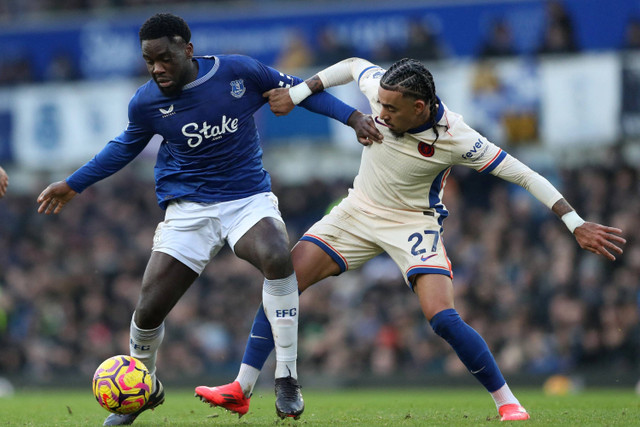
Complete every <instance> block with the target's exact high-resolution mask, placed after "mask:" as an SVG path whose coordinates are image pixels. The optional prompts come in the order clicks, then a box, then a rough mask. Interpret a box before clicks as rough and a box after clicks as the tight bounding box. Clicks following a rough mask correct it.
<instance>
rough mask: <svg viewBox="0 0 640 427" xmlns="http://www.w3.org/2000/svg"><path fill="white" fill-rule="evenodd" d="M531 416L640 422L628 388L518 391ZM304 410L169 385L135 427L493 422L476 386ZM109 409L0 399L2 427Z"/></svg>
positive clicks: (22, 394)
mask: <svg viewBox="0 0 640 427" xmlns="http://www.w3.org/2000/svg"><path fill="white" fill-rule="evenodd" d="M516 391H517V394H518V398H519V399H520V401H521V402H522V403H523V405H524V406H525V407H526V408H527V409H528V411H529V413H530V414H531V420H529V421H527V422H525V423H524V425H531V426H534V425H544V426H578V425H579V426H638V425H640V396H638V395H636V394H635V393H634V392H633V390H629V389H598V390H586V391H583V392H580V393H576V394H570V395H565V396H547V395H544V394H543V393H542V391H539V390H526V389H524V390H523V389H518V390H516ZM303 392H304V397H305V402H306V409H305V412H304V414H303V415H302V417H301V418H300V420H298V421H294V420H293V419H287V420H284V421H282V420H280V419H279V418H278V417H277V416H276V414H275V409H274V395H273V392H272V391H270V390H259V391H257V392H256V393H255V394H254V396H253V398H252V399H251V410H250V411H249V413H248V414H247V415H245V416H244V417H242V418H240V419H239V418H238V416H237V415H233V414H231V413H228V412H226V411H224V410H222V409H220V408H209V406H208V405H207V404H204V403H202V402H200V400H199V399H196V398H194V397H193V391H192V390H185V389H172V388H171V387H169V388H166V401H165V403H164V404H163V405H162V406H160V407H158V408H157V409H156V410H155V411H147V412H145V413H143V414H142V415H140V417H139V418H138V419H137V420H136V422H135V424H134V425H136V426H141V427H143V426H147V427H150V426H271V427H273V426H296V425H299V426H300V427H303V426H352V425H362V426H447V427H450V426H483V425H484V426H488V425H494V426H498V425H501V424H500V419H499V418H498V416H497V412H496V409H495V406H494V404H493V401H492V399H491V398H490V397H489V396H488V395H487V393H486V392H484V391H483V390H482V389H481V388H480V387H474V388H469V389H466V388H459V389H441V388H437V389H413V388H410V389H405V390H397V389H393V390H384V389H365V390H336V391H319V390H311V389H306V390H303ZM107 415H108V413H107V412H106V411H105V410H104V409H102V408H100V406H99V405H98V403H97V402H96V401H95V399H94V397H93V396H92V394H91V391H90V390H89V389H87V390H81V391H78V390H71V391H70V390H37V391H36V390H32V391H27V390H22V391H18V392H17V393H16V394H15V395H13V396H10V397H0V426H100V425H102V422H103V420H104V418H105V417H106V416H107Z"/></svg>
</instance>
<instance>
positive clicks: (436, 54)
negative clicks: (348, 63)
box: [343, 20, 446, 61]
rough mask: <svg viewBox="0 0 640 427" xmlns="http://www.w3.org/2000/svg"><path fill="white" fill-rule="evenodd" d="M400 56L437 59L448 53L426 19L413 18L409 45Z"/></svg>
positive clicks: (410, 26)
mask: <svg viewBox="0 0 640 427" xmlns="http://www.w3.org/2000/svg"><path fill="white" fill-rule="evenodd" d="M398 56H399V57H400V58H416V59H421V60H423V61H435V60H438V59H442V58H444V57H445V56H446V53H445V49H444V48H443V46H442V43H441V41H440V40H439V38H438V36H437V34H436V33H435V31H434V30H433V29H432V28H431V27H430V26H429V24H428V23H427V22H426V21H425V20H413V21H411V22H410V23H409V34H408V39H407V45H406V47H405V48H404V50H402V51H401V52H400V53H399V54H398ZM344 58H347V57H343V59H344Z"/></svg>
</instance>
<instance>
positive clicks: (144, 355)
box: [129, 313, 164, 393]
mask: <svg viewBox="0 0 640 427" xmlns="http://www.w3.org/2000/svg"><path fill="white" fill-rule="evenodd" d="M134 316H135V313H134ZM163 338H164V322H163V323H162V324H161V325H160V326H158V327H157V328H155V329H140V328H138V326H137V325H136V322H135V321H134V320H133V317H132V318H131V329H130V339H129V354H131V356H133V357H135V358H136V359H138V360H140V361H141V362H142V363H144V366H146V367H147V369H148V370H149V373H150V374H151V384H152V386H151V387H152V388H151V392H152V393H153V391H154V389H155V387H156V357H157V356H158V348H160V344H161V343H162V339H163Z"/></svg>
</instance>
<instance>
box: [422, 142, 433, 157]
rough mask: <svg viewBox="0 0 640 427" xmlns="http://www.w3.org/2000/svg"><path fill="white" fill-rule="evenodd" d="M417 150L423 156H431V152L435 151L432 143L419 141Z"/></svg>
mask: <svg viewBox="0 0 640 427" xmlns="http://www.w3.org/2000/svg"><path fill="white" fill-rule="evenodd" d="M418 152H419V153H420V154H422V155H423V156H424V157H431V156H433V153H435V152H436V149H435V148H434V147H433V145H429V144H427V143H426V142H421V143H420V144H418Z"/></svg>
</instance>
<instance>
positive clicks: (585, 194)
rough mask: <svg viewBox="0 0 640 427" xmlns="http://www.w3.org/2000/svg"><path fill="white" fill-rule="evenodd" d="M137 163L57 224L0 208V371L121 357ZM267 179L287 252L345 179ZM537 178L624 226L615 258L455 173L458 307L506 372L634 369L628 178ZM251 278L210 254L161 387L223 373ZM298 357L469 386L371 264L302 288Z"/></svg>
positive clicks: (636, 235)
mask: <svg viewBox="0 0 640 427" xmlns="http://www.w3.org/2000/svg"><path fill="white" fill-rule="evenodd" d="M600 160H603V159H600ZM605 160H606V159H605ZM139 168H140V166H139V164H138V163H135V162H134V164H133V165H132V166H131V167H130V168H127V169H124V170H123V171H121V172H119V173H118V174H116V175H115V176H113V177H111V178H109V179H107V180H105V181H103V182H101V183H99V184H97V185H95V186H93V187H91V188H90V189H88V190H86V191H85V192H84V193H83V194H81V195H80V196H79V197H76V198H75V199H74V200H73V201H72V202H71V203H70V204H69V205H68V206H67V207H66V208H65V210H64V211H63V212H62V213H61V214H60V215H57V216H44V215H39V214H37V213H36V208H37V206H36V203H35V198H36V194H33V195H18V194H9V195H8V196H7V197H5V198H4V199H2V200H0V236H2V238H1V239H0V271H2V275H0V348H2V351H0V376H7V375H9V376H10V375H19V376H20V377H21V378H22V379H23V380H25V381H38V382H46V381H49V380H52V379H53V378H56V376H57V375H65V374H67V373H73V374H74V378H78V377H80V378H83V379H86V378H89V377H90V376H91V375H92V373H93V371H94V370H95V368H96V366H97V365H98V364H99V363H100V362H101V361H102V360H103V359H105V358H107V357H109V356H111V355H114V354H122V353H124V354H126V353H128V334H129V322H130V318H131V314H132V310H133V307H134V305H135V303H136V300H137V296H138V291H139V288H140V282H141V277H142V274H143V271H144V268H145V264H146V261H147V259H148V255H149V250H150V246H151V240H152V236H153V232H154V229H155V227H156V224H157V223H158V222H159V221H161V219H162V214H163V213H162V211H161V210H160V209H159V208H158V206H157V204H156V200H155V196H154V192H153V183H152V182H148V181H147V180H146V179H141V178H140V174H139V173H138V172H139V171H138V169H139ZM274 172H275V173H276V176H275V177H274V182H275V186H274V192H275V193H276V194H277V195H278V196H279V198H280V206H281V210H282V213H283V216H284V219H285V221H286V222H287V224H288V227H289V232H290V237H291V242H292V244H293V243H294V242H295V241H296V240H297V239H298V238H299V236H300V235H301V234H302V233H303V232H304V231H305V230H306V228H307V227H308V226H309V225H310V224H312V223H313V222H314V221H315V220H317V219H318V218H320V217H321V216H322V215H323V213H324V212H325V211H326V210H327V209H328V207H329V206H330V205H331V204H332V203H333V202H335V201H336V200H338V199H339V198H341V197H343V196H344V195H346V191H347V189H348V186H349V184H350V183H348V182H342V181H331V182H324V181H312V182H309V183H305V184H298V185H286V186H285V185H279V184H278V180H277V171H274ZM541 172H542V173H543V174H545V175H546V176H548V177H549V178H550V179H551V180H552V181H554V182H555V183H556V184H557V185H558V187H559V188H560V189H561V191H562V192H563V193H564V195H565V197H566V198H567V199H568V200H569V201H570V202H571V203H572V204H573V205H574V206H575V208H576V209H577V210H578V212H580V213H581V214H582V216H583V217H584V218H585V219H587V220H592V221H596V222H600V223H604V224H610V225H613V226H616V227H619V228H622V229H623V230H624V231H625V237H626V239H627V241H628V243H627V245H626V248H625V249H626V251H625V253H624V255H623V256H621V257H619V259H618V260H617V261H616V262H613V263H611V262H608V261H606V260H604V259H603V258H601V257H598V256H596V255H593V254H591V253H589V252H586V251H583V250H581V249H580V248H579V247H578V245H577V243H576V242H575V240H574V239H573V237H572V236H571V234H570V233H569V232H568V230H567V229H566V228H565V226H564V225H563V224H562V222H561V221H559V220H558V219H557V218H555V216H553V215H552V214H551V213H550V212H549V211H548V210H547V209H546V208H545V207H544V206H543V205H541V204H540V203H539V202H538V201H537V200H535V199H533V198H532V197H531V196H530V195H529V194H528V193H526V192H525V191H524V190H522V189H520V188H519V187H516V186H513V185H510V184H506V183H504V182H502V181H501V180H498V179H496V178H494V177H491V176H484V175H480V174H477V173H475V172H473V171H471V170H467V169H464V168H461V169H455V168H454V171H453V173H452V174H451V177H450V178H449V179H448V182H447V190H446V198H445V203H446V205H447V208H448V209H449V211H450V213H451V214H450V217H449V218H447V219H446V220H445V223H444V229H445V233H444V241H445V244H446V246H447V253H448V254H449V256H450V258H451V261H452V263H453V271H454V287H455V292H456V308H457V309H458V311H459V312H460V313H461V315H462V317H463V318H464V319H465V320H466V321H467V322H468V323H469V324H470V325H472V326H473V327H474V328H475V329H477V330H478V331H479V332H480V333H481V334H482V335H483V337H484V338H485V339H486V340H487V342H488V344H489V347H490V348H491V349H492V350H493V351H494V354H495V356H496V358H497V360H498V363H499V365H500V367H501V368H502V370H503V372H504V373H505V374H515V373H526V374H539V375H549V374H553V373H563V374H571V373H576V372H583V371H590V370H599V371H601V372H608V373H613V372H622V373H623V374H625V375H627V374H629V373H636V372H637V369H638V361H639V360H640V354H639V352H640V322H639V319H638V313H639V307H638V305H639V301H640V299H639V296H640V293H639V287H638V286H639V282H638V277H640V245H639V244H638V243H639V241H640V186H639V180H638V178H639V177H638V172H637V170H636V169H635V168H633V167H632V166H630V165H625V164H624V162H623V159H622V157H621V156H617V155H615V153H613V154H611V156H610V159H608V161H604V162H603V163H602V164H601V165H599V166H589V167H582V168H580V169H575V170H571V169H567V170H562V171H560V172H559V173H557V174H555V173H553V174H548V173H545V171H541ZM261 281H262V278H261V276H260V274H259V273H258V272H257V270H255V269H254V268H253V267H251V266H250V265H249V264H248V263H246V262H244V261H241V260H239V259H237V258H236V257H235V256H233V255H232V254H231V253H230V251H229V250H228V249H225V250H223V251H222V252H221V253H220V254H219V255H218V256H217V257H216V258H215V259H214V261H213V262H212V263H211V264H210V265H209V266H208V267H207V269H206V270H205V272H204V273H203V274H202V276H201V277H200V278H199V279H198V280H197V281H196V283H195V284H194V285H193V286H192V288H191V289H190V290H189V291H188V292H187V294H186V295H185V297H184V298H183V299H182V300H181V301H180V303H179V304H178V305H177V306H176V308H175V309H174V310H173V312H172V313H171V314H170V316H169V318H168V320H167V324H166V336H165V341H164V345H163V346H162V348H161V350H160V354H159V359H158V367H159V372H160V375H161V377H162V378H163V380H166V381H172V380H179V379H184V378H191V377H196V376H197V377H199V378H207V376H211V377H218V376H219V375H223V376H225V375H226V378H227V379H229V380H231V379H232V376H233V375H235V369H236V368H237V366H238V364H239V363H240V360H241V356H242V353H243V350H244V346H245V342H246V337H247V334H248V332H249V329H250V325H251V322H252V319H253V315H254V313H255V310H256V308H257V306H258V304H259V302H260V298H261ZM299 350H300V352H299V355H300V359H299V361H300V362H299V366H300V372H301V373H302V374H303V375H311V374H320V375H323V376H325V377H340V378H351V377H357V376H361V375H375V376H381V377H384V376H391V375H398V374H400V373H404V374H408V375H411V376H416V375H420V374H450V375H461V376H468V373H466V372H465V369H464V367H463V366H462V365H461V363H460V362H459V361H458V358H457V357H456V355H455V354H454V353H453V352H452V351H451V349H450V348H449V346H448V345H447V344H446V343H445V342H444V341H443V340H442V339H441V338H439V337H438V336H436V335H435V334H434V333H433V331H432V330H431V328H430V326H429V324H428V323H427V322H426V321H425V320H424V318H423V315H422V314H421V311H420V309H419V306H418V302H417V298H416V297H415V295H414V294H413V293H412V292H411V291H410V289H409V288H408V287H407V286H406V285H405V284H404V282H403V280H402V278H401V275H400V272H399V270H398V268H397V267H396V266H395V265H394V264H393V263H392V261H391V260H390V259H388V258H386V257H384V256H380V257H377V258H375V259H374V260H372V261H370V262H369V263H367V264H366V265H365V266H364V267H363V268H362V269H360V270H357V271H352V272H347V273H345V274H343V275H341V276H337V277H332V278H329V279H327V280H325V281H324V282H321V283H320V284H318V285H316V286H314V287H312V288H311V289H309V290H308V291H307V292H305V293H304V294H302V296H301V318H300V347H299ZM79 371H80V372H81V374H80V375H78V372H79ZM264 377H265V378H267V379H268V378H271V375H270V374H269V375H265V376H264Z"/></svg>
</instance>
